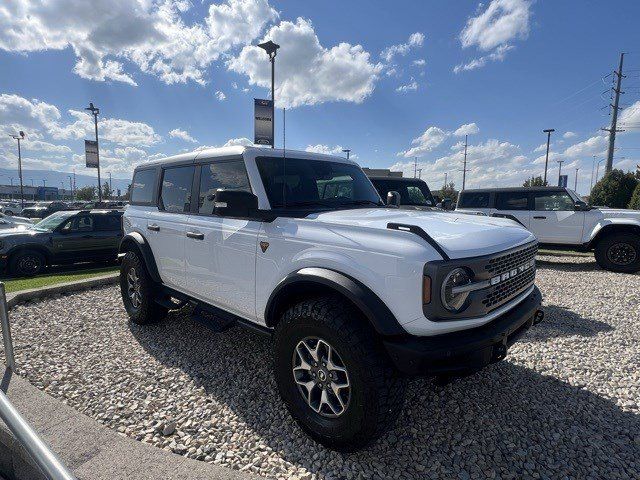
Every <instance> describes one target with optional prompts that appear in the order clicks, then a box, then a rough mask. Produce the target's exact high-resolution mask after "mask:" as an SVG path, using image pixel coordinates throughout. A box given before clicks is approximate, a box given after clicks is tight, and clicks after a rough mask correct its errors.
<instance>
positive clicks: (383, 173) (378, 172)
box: [362, 167, 402, 177]
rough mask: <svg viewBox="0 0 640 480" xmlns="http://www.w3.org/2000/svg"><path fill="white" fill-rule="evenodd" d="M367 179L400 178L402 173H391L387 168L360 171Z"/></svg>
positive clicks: (365, 168)
mask: <svg viewBox="0 0 640 480" xmlns="http://www.w3.org/2000/svg"><path fill="white" fill-rule="evenodd" d="M362 170H363V171H364V173H365V174H366V175H367V177H402V172H392V171H391V170H389V169H388V168H367V167H364V168H363V169H362Z"/></svg>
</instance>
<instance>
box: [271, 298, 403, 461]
mask: <svg viewBox="0 0 640 480" xmlns="http://www.w3.org/2000/svg"><path fill="white" fill-rule="evenodd" d="M274 337H275V338H274V346H273V356H274V373H275V378H276V383H277V385H278V390H279V392H280V396H281V397H282V399H283V400H284V402H285V404H286V406H287V408H288V409H289V412H290V413H291V415H292V416H293V418H294V419H295V420H296V422H297V423H298V424H299V425H300V427H301V428H302V429H303V430H304V431H305V432H306V433H307V434H308V435H309V436H311V437H312V438H313V439H315V440H316V441H318V442H320V443H322V444H323V445H325V446H327V447H329V448H332V449H335V450H340V451H354V450H357V449H360V448H362V447H364V446H366V445H367V444H369V443H371V442H372V441H374V440H375V439H377V438H378V437H380V436H381V435H382V434H383V433H384V432H385V431H387V430H388V429H389V428H390V427H391V426H393V425H394V423H395V421H396V419H397V418H398V415H399V414H400V411H401V410H402V406H403V403H404V394H405V390H406V383H407V381H406V379H404V378H402V377H401V376H400V375H399V374H398V372H397V371H396V370H395V368H394V367H393V366H392V364H391V362H390V360H389V359H388V357H387V354H386V352H385V351H384V349H383V347H382V345H381V344H380V341H379V339H377V338H376V336H375V332H374V331H373V329H372V328H371V327H370V325H369V324H368V323H367V322H366V320H365V319H363V317H362V315H361V313H360V312H359V311H358V310H357V309H356V308H355V307H354V306H353V305H352V304H350V303H349V302H347V301H346V300H344V299H342V298H340V297H336V296H326V297H318V298H313V299H309V300H305V301H302V302H300V303H298V304H296V305H294V306H292V307H291V308H289V309H288V310H287V311H286V312H285V313H284V314H283V315H282V318H281V320H280V322H279V323H278V324H277V326H276V328H275V335H274ZM308 337H317V338H321V339H323V340H325V341H327V342H329V343H330V344H331V346H332V347H333V348H334V349H335V351H336V352H337V353H338V354H339V356H340V357H341V359H342V362H343V364H344V367H345V368H346V369H347V371H348V374H349V380H350V383H351V393H350V401H349V403H348V405H347V407H346V409H345V410H344V413H342V414H341V415H340V416H338V417H334V418H327V417H323V416H322V415H320V414H319V413H317V412H316V411H315V410H313V409H312V408H311V407H310V406H309V405H308V403H307V401H306V400H305V398H304V397H303V396H302V395H301V393H300V391H299V389H298V385H297V384H296V382H295V380H294V374H293V369H292V367H293V365H292V364H293V358H294V357H293V355H294V350H295V348H296V345H298V342H300V341H301V340H302V339H305V338H308Z"/></svg>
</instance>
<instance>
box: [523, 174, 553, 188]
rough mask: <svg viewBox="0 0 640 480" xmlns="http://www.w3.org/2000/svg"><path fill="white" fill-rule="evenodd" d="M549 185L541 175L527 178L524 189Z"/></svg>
mask: <svg viewBox="0 0 640 480" xmlns="http://www.w3.org/2000/svg"><path fill="white" fill-rule="evenodd" d="M547 185H549V183H548V182H545V181H544V180H542V177H541V176H540V175H538V176H537V177H534V176H533V175H531V178H527V179H526V180H525V182H524V183H523V184H522V186H523V187H546V186H547Z"/></svg>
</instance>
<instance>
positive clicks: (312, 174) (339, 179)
mask: <svg viewBox="0 0 640 480" xmlns="http://www.w3.org/2000/svg"><path fill="white" fill-rule="evenodd" d="M256 163H257V165H258V170H259V172H260V177H261V178H262V183H263V184H264V188H265V190H266V192H267V197H268V198H269V203H270V204H271V208H285V207H286V208H309V209H317V208H318V207H320V208H328V209H335V208H343V207H353V206H356V205H363V206H382V205H384V204H383V203H382V201H381V200H380V197H379V196H378V194H377V192H376V190H375V188H373V185H371V182H370V181H369V179H368V178H367V176H366V175H365V174H364V172H363V171H362V170H361V169H360V167H358V166H357V165H353V164H351V163H340V162H328V161H324V160H303V159H299V158H287V159H286V173H285V168H284V167H285V165H284V162H283V159H282V158H272V157H259V158H257V159H256Z"/></svg>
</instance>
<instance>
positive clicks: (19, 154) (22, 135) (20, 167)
mask: <svg viewBox="0 0 640 480" xmlns="http://www.w3.org/2000/svg"><path fill="white" fill-rule="evenodd" d="M11 138H13V139H15V140H17V141H18V176H19V177H20V208H24V191H23V189H22V153H21V152H20V140H24V132H23V131H22V130H20V132H19V133H18V135H11ZM11 183H12V184H13V182H11Z"/></svg>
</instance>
